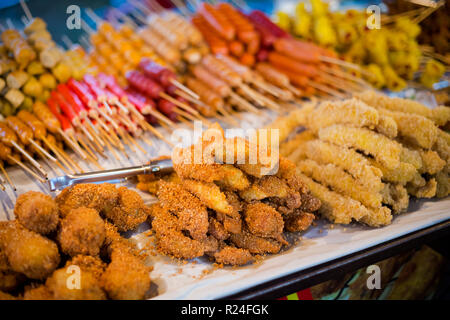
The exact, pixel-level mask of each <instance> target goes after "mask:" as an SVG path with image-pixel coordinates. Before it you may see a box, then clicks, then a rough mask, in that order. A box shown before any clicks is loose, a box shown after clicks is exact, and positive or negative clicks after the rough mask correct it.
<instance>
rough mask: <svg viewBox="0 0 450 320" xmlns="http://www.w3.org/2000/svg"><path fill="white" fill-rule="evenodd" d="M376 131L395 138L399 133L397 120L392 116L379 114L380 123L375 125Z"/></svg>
mask: <svg viewBox="0 0 450 320" xmlns="http://www.w3.org/2000/svg"><path fill="white" fill-rule="evenodd" d="M375 131H376V132H378V133H381V134H383V135H385V136H386V137H388V138H391V139H393V138H395V137H397V134H398V126H397V122H395V120H394V119H393V118H392V117H389V116H386V115H384V114H379V119H378V124H377V125H376V126H375Z"/></svg>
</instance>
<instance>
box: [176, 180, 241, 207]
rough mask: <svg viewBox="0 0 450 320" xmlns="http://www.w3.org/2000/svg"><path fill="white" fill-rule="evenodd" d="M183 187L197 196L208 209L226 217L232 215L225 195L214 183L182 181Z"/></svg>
mask: <svg viewBox="0 0 450 320" xmlns="http://www.w3.org/2000/svg"><path fill="white" fill-rule="evenodd" d="M183 187H184V188H185V189H186V190H188V191H189V192H191V193H193V194H194V195H195V196H197V197H198V198H199V199H200V200H201V201H202V202H203V203H204V204H205V205H206V206H207V207H208V208H210V209H213V210H215V211H217V212H220V213H223V214H226V215H232V214H233V207H232V206H231V205H230V204H229V203H228V201H227V198H226V196H225V194H224V193H223V192H222V191H220V188H219V187H218V186H216V185H215V184H214V183H211V182H202V181H196V180H183Z"/></svg>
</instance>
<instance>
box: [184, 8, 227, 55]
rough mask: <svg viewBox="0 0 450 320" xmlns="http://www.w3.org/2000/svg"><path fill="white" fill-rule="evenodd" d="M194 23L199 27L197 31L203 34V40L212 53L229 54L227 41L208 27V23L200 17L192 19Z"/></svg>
mask: <svg viewBox="0 0 450 320" xmlns="http://www.w3.org/2000/svg"><path fill="white" fill-rule="evenodd" d="M192 23H193V24H194V25H195V26H196V27H197V29H198V30H199V31H200V32H201V33H202V35H203V38H205V41H206V42H207V43H208V45H209V47H210V48H211V51H212V52H213V53H214V54H217V53H220V54H225V55H227V54H228V46H227V43H226V42H225V41H223V40H222V39H221V38H220V37H218V36H217V35H216V34H215V33H214V32H213V31H212V30H211V28H210V27H209V26H208V22H207V21H206V20H205V19H204V18H203V17H202V16H200V15H197V16H195V17H193V18H192Z"/></svg>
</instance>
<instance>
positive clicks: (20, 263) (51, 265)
mask: <svg viewBox="0 0 450 320" xmlns="http://www.w3.org/2000/svg"><path fill="white" fill-rule="evenodd" d="M6 228H7V230H4V231H3V232H2V235H1V237H2V239H3V240H2V241H3V245H4V250H5V254H6V257H7V258H8V262H9V265H10V267H11V270H13V271H15V272H19V273H23V274H24V275H26V276H27V277H28V278H30V279H44V278H46V277H47V276H48V275H50V274H51V273H52V272H53V270H55V269H56V267H57V266H58V264H59V261H60V256H59V252H58V247H57V246H56V244H55V243H54V242H53V241H51V240H49V239H47V238H45V237H43V236H41V235H40V234H38V233H35V232H33V231H30V230H28V229H25V228H24V227H22V226H21V225H19V224H18V223H17V222H15V221H14V222H12V223H9V224H8V226H7V227H6Z"/></svg>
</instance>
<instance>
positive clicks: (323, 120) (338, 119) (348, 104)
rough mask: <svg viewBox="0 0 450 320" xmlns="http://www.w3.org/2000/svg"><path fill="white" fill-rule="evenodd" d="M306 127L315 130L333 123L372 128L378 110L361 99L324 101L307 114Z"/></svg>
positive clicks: (376, 119) (375, 123)
mask: <svg viewBox="0 0 450 320" xmlns="http://www.w3.org/2000/svg"><path fill="white" fill-rule="evenodd" d="M307 120H308V125H307V127H308V128H310V129H311V130H313V131H314V132H317V131H318V130H319V129H321V128H326V127H329V126H331V125H333V124H346V125H350V126H353V127H360V128H362V127H366V128H374V127H375V126H376V125H377V124H378V121H379V115H378V111H377V110H376V109H375V108H373V107H370V106H368V105H367V104H365V103H364V102H363V101H361V100H359V99H356V98H352V99H346V100H342V101H324V102H322V103H320V104H319V105H318V106H317V107H316V108H315V109H314V110H313V111H312V112H311V113H309V114H308V115H307Z"/></svg>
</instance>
